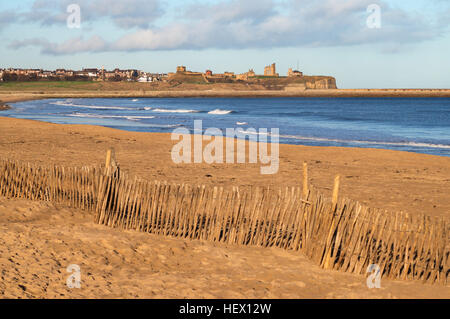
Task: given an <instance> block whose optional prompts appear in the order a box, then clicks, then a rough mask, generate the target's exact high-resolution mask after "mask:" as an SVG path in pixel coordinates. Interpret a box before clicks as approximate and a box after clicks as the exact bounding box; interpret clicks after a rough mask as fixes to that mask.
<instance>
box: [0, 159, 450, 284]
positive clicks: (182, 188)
mask: <svg viewBox="0 0 450 319" xmlns="http://www.w3.org/2000/svg"><path fill="white" fill-rule="evenodd" d="M108 163H109V162H108ZM309 188H310V186H309V185H308V183H307V167H306V166H304V181H303V187H283V188H281V187H280V188H263V187H252V188H250V187H249V188H238V187H231V188H224V187H214V186H193V185H188V184H171V183H166V182H159V181H154V182H150V181H144V180H139V179H136V178H135V179H131V178H128V177H127V176H125V175H124V174H122V173H120V171H119V170H118V168H117V167H116V166H114V165H109V164H108V165H107V166H106V167H85V168H80V169H77V168H64V167H57V166H51V167H50V166H49V167H43V166H37V165H30V164H22V163H19V162H16V161H9V160H1V161H0V196H4V197H10V198H26V199H32V200H45V201H52V202H56V203H61V204H65V205H69V206H70V207H74V208H80V209H87V210H91V211H93V212H94V213H95V216H94V219H95V222H96V223H99V224H102V225H106V226H110V227H118V228H123V229H133V230H137V231H142V232H147V233H152V234H158V235H164V236H173V237H180V238H190V239H200V240H207V241H215V242H221V243H227V244H236V245H254V246H263V247H279V248H283V249H289V250H300V251H302V252H303V253H304V254H306V255H307V256H308V257H309V258H310V259H312V260H313V261H314V262H315V263H317V264H318V265H320V266H322V267H323V268H325V269H335V270H341V271H346V272H351V273H357V274H364V273H366V270H367V267H368V266H369V265H371V264H377V265H378V266H379V269H380V273H381V275H382V277H385V278H392V279H408V280H409V279H414V280H421V281H423V282H428V283H440V284H444V285H446V284H447V280H448V277H449V273H450V270H449V257H450V253H449V238H448V235H449V229H448V228H447V224H446V221H445V220H444V219H436V218H431V217H429V216H426V215H419V214H412V215H409V214H407V213H402V212H397V213H394V214H393V213H388V212H386V211H382V210H377V209H370V208H368V207H365V206H362V205H360V204H359V203H358V202H355V201H351V200H348V199H345V200H338V189H339V179H338V178H337V179H336V180H335V184H334V191H333V198H332V199H327V198H325V197H324V196H322V195H321V194H319V193H318V192H317V191H314V190H310V189H309Z"/></svg>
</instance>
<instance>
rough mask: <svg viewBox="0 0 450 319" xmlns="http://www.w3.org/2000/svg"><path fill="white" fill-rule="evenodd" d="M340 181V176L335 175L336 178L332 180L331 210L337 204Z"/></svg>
mask: <svg viewBox="0 0 450 319" xmlns="http://www.w3.org/2000/svg"><path fill="white" fill-rule="evenodd" d="M340 179H341V177H340V175H336V177H335V178H334V186H333V198H332V203H333V210H334V209H335V208H336V205H337V202H338V197H339V184H340Z"/></svg>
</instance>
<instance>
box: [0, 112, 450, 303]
mask: <svg viewBox="0 0 450 319" xmlns="http://www.w3.org/2000/svg"><path fill="white" fill-rule="evenodd" d="M0 115H1V114H0ZM0 134H1V136H2V138H1V140H0V156H1V157H3V158H9V159H17V160H20V161H24V162H33V163H41V164H59V165H65V166H84V165H98V164H101V163H103V162H104V158H105V153H106V150H107V149H108V148H110V147H114V148H115V151H116V158H117V161H118V162H119V164H120V166H121V168H122V170H123V171H124V172H126V173H128V174H131V175H137V176H139V177H142V178H145V179H158V180H166V181H171V182H178V183H191V184H214V185H219V186H231V185H233V186H236V185H260V186H267V185H273V186H288V185H289V186H293V185H300V183H301V177H302V163H303V161H306V162H308V164H309V170H310V173H309V174H310V182H311V184H312V185H314V186H315V187H316V188H317V189H318V190H319V191H321V192H323V193H325V195H327V196H330V194H331V188H332V183H333V179H334V176H335V175H336V174H340V175H341V176H342V179H341V185H342V192H341V195H342V196H343V197H348V198H351V199H354V200H359V201H361V202H362V203H364V204H367V205H369V206H371V207H376V208H382V209H387V210H389V211H396V210H403V211H406V212H409V213H422V212H423V213H426V214H428V215H431V216H439V217H443V218H446V219H448V217H449V212H450V196H448V193H449V190H450V158H448V157H438V156H431V155H423V154H414V153H406V152H398V151H388V150H376V149H356V148H338V147H305V146H293V145H280V170H279V172H278V174H275V175H261V174H260V164H251V165H250V164H213V165H207V164H178V165H177V164H174V163H173V162H172V160H171V148H172V146H173V144H174V143H175V142H173V141H171V139H170V135H169V134H159V133H158V134H153V133H134V132H125V131H119V130H114V129H109V128H103V127H95V126H87V125H57V124H50V123H41V122H37V121H30V120H18V119H11V118H0ZM0 227H1V235H0V241H1V244H0V269H1V271H2V272H1V280H0V296H3V297H11V298H17V297H26V298H31V297H46V298H80V297H87V298H104V297H108V298H122V297H131V298H213V297H214V298H450V289H449V287H443V286H439V285H433V286H432V285H423V284H421V283H417V282H401V281H391V280H387V279H383V280H382V289H368V288H367V286H366V279H365V277H364V276H358V275H353V274H345V273H341V272H337V271H325V270H322V269H320V268H319V267H317V266H316V265H315V264H313V263H312V262H311V261H309V260H307V259H306V258H305V257H304V256H302V254H301V253H299V252H290V251H283V250H279V249H265V248H254V247H235V246H226V245H218V244H214V243H207V242H199V241H187V240H181V239H173V238H166V237H158V236H154V235H149V234H144V233H137V232H131V231H122V230H116V229H110V228H107V227H104V226H99V225H95V224H94V223H93V220H92V216H91V215H90V213H86V212H82V211H77V210H71V209H67V208H64V207H56V206H54V205H52V204H50V203H40V202H30V201H23V200H7V199H4V198H0ZM69 264H78V265H80V266H81V269H82V288H81V289H68V288H67V287H66V286H65V280H66V278H67V276H68V275H69V274H68V273H67V272H66V267H67V266H68V265H69Z"/></svg>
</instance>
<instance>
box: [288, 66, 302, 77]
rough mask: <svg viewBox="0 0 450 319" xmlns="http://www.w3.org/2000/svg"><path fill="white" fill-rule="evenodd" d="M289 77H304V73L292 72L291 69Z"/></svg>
mask: <svg viewBox="0 0 450 319" xmlns="http://www.w3.org/2000/svg"><path fill="white" fill-rule="evenodd" d="M287 76H288V77H294V76H303V72H300V71H298V70H292V68H289V70H288V73H287Z"/></svg>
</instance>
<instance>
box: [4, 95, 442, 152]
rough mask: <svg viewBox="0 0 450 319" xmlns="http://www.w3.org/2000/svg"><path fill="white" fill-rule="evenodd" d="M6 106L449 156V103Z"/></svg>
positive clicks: (82, 118)
mask: <svg viewBox="0 0 450 319" xmlns="http://www.w3.org/2000/svg"><path fill="white" fill-rule="evenodd" d="M11 106H12V109H10V110H7V111H4V112H1V114H0V115H1V116H8V117H14V118H20V119H32V120H39V121H44V122H51V123H59V124H89V125H101V126H106V127H111V128H116V129H121V130H126V131H135V132H173V131H174V130H175V129H176V128H179V127H184V128H187V129H188V130H189V131H190V132H192V133H199V132H196V131H194V121H195V120H202V121H203V125H202V126H203V129H204V130H205V129H207V128H219V129H221V130H223V132H225V129H226V128H235V129H239V130H242V131H243V132H249V131H250V129H255V130H256V131H257V132H260V131H261V129H268V132H269V135H270V134H271V133H270V132H271V129H273V128H278V129H279V132H278V133H277V136H276V137H277V138H278V140H279V142H280V143H284V144H301V145H313V146H341V147H360V148H379V149H389V150H399V151H407V152H416V153H424V154H432V155H439V156H450V98H139V99H134V98H114V99H103V98H89V99H88V98H82V99H47V100H36V101H26V102H20V103H14V104H12V105H11ZM272 132H273V131H272ZM149 138H150V137H149ZM269 141H270V138H269Z"/></svg>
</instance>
